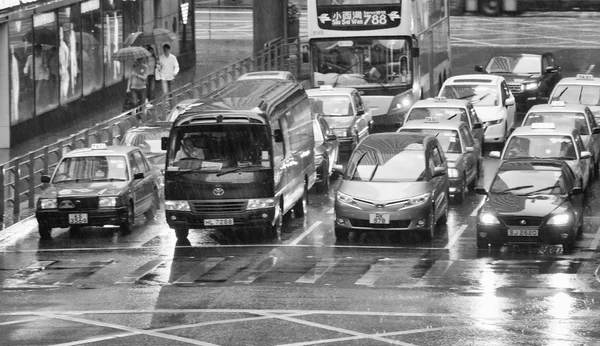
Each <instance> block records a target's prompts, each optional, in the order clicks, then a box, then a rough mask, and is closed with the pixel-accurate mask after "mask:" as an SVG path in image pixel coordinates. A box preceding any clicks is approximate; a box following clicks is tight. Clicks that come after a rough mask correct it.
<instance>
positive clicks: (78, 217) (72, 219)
mask: <svg viewBox="0 0 600 346" xmlns="http://www.w3.org/2000/svg"><path fill="white" fill-rule="evenodd" d="M86 223H88V214H69V224H70V225H82V224H86Z"/></svg>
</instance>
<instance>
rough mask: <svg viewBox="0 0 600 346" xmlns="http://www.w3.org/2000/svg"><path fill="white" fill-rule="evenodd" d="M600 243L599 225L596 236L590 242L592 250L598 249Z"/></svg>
mask: <svg viewBox="0 0 600 346" xmlns="http://www.w3.org/2000/svg"><path fill="white" fill-rule="evenodd" d="M598 244H600V227H598V230H597V231H596V236H595V237H594V240H592V243H591V244H590V250H596V249H597V248H598Z"/></svg>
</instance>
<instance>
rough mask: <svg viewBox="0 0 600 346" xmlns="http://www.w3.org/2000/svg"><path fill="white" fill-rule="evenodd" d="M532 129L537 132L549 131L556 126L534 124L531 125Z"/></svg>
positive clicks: (552, 124)
mask: <svg viewBox="0 0 600 346" xmlns="http://www.w3.org/2000/svg"><path fill="white" fill-rule="evenodd" d="M531 128H532V129H536V130H548V129H555V128H556V126H555V125H554V123H533V124H531Z"/></svg>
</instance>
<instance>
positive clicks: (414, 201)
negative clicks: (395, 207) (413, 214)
mask: <svg viewBox="0 0 600 346" xmlns="http://www.w3.org/2000/svg"><path fill="white" fill-rule="evenodd" d="M429 197H431V193H429V192H427V193H424V194H422V195H418V196H415V197H411V198H409V199H408V203H406V204H405V205H404V208H407V207H414V206H417V205H421V204H423V203H425V202H427V201H428V200H429Z"/></svg>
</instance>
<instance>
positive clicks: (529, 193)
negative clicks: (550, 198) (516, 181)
mask: <svg viewBox="0 0 600 346" xmlns="http://www.w3.org/2000/svg"><path fill="white" fill-rule="evenodd" d="M555 187H558V186H546V187H544V188H541V189H537V190H534V191H529V192H527V193H524V194H523V196H530V195H533V194H535V193H538V192H542V191H544V190H550V189H554V188H555Z"/></svg>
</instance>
